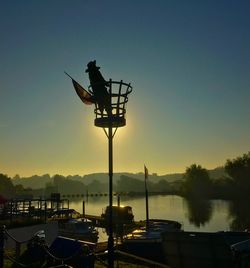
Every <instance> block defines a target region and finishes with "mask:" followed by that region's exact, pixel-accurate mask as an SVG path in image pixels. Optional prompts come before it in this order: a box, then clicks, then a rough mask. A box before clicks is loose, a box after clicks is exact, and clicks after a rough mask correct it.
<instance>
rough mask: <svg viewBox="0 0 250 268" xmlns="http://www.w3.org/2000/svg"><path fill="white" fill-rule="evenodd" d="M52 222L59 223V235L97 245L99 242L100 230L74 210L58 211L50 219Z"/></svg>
mask: <svg viewBox="0 0 250 268" xmlns="http://www.w3.org/2000/svg"><path fill="white" fill-rule="evenodd" d="M50 220H51V221H57V222H58V235H60V236H64V237H68V238H73V239H78V240H83V241H89V242H93V243H96V242H97V241H98V234H99V233H98V230H97V229H96V228H95V226H94V223H93V222H92V221H91V220H89V219H86V218H83V217H81V214H80V213H79V212H77V211H75V210H74V209H62V210H58V211H56V212H55V213H54V214H53V215H52V216H51V218H50Z"/></svg>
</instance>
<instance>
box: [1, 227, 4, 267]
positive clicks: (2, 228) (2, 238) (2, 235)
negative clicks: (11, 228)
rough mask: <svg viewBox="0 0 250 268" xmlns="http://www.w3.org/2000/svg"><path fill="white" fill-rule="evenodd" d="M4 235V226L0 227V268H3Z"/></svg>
mask: <svg viewBox="0 0 250 268" xmlns="http://www.w3.org/2000/svg"><path fill="white" fill-rule="evenodd" d="M4 234H5V225H2V226H1V227H0V268H4Z"/></svg>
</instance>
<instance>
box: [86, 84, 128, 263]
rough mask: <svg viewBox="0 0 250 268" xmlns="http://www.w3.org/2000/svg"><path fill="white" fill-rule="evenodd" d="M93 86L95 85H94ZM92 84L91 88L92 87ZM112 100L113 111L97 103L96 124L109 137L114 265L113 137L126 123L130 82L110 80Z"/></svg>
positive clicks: (110, 258) (111, 259) (110, 252)
mask: <svg viewBox="0 0 250 268" xmlns="http://www.w3.org/2000/svg"><path fill="white" fill-rule="evenodd" d="M92 86H93V85H92ZM92 86H90V87H89V88H90V89H91V87H92ZM106 87H107V88H108V92H109V95H110V100H111V113H103V112H102V111H100V109H99V107H98V104H95V106H96V107H95V115H96V118H95V121H94V123H95V126H96V127H101V128H102V129H103V130H104V132H105V134H106V136H107V138H108V159H109V210H108V211H109V221H108V233H109V238H108V263H109V267H110V268H113V267H114V238H113V209H112V207H113V138H114V136H115V133H116V131H117V129H118V128H119V127H124V126H125V125H126V119H125V114H126V103H127V102H128V95H129V94H130V93H131V92H132V87H131V85H130V84H126V83H124V82H123V81H119V82H117V81H112V80H111V79H110V80H109V82H108V83H106Z"/></svg>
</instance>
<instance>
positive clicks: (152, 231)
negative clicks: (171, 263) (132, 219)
mask: <svg viewBox="0 0 250 268" xmlns="http://www.w3.org/2000/svg"><path fill="white" fill-rule="evenodd" d="M181 228H182V225H181V224H180V223H179V222H177V221H173V220H163V219H149V220H147V221H143V224H142V226H141V227H140V228H137V229H136V230H134V231H133V232H131V233H129V234H128V235H126V236H125V237H124V238H123V241H122V244H121V246H120V249H121V250H122V251H125V252H127V253H130V254H134V255H137V256H140V257H143V258H147V259H150V260H154V261H158V262H164V257H163V250H162V233H164V232H172V231H175V232H180V231H182V229H181Z"/></svg>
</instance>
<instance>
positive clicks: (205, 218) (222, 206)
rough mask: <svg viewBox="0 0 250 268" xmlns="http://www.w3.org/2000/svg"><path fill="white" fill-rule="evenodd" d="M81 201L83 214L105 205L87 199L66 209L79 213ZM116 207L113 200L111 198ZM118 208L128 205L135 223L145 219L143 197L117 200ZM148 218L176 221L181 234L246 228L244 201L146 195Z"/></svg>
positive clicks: (105, 198) (249, 222) (249, 223)
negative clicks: (119, 204)
mask: <svg viewBox="0 0 250 268" xmlns="http://www.w3.org/2000/svg"><path fill="white" fill-rule="evenodd" d="M83 201H85V213H86V214H91V215H101V213H102V211H103V210H104V208H105V207H106V206H107V205H108V196H102V197H88V199H87V200H86V198H85V199H82V198H79V199H70V208H74V209H75V210H77V211H79V212H82V209H83V208H82V207H83V206H82V203H83ZM113 203H114V204H117V197H114V200H113ZM121 205H123V206H126V205H128V206H131V207H132V209H133V213H134V217H135V220H137V221H139V220H144V219H145V217H146V216H145V215H146V213H145V198H143V197H127V196H122V197H121ZM149 217H150V218H158V219H169V220H176V221H178V222H180V223H181V224H182V227H183V229H184V230H185V231H201V232H214V231H229V230H241V231H242V230H245V229H247V228H249V227H250V220H249V219H250V212H249V207H248V204H247V202H246V201H242V202H232V201H225V200H195V201H194V200H193V201H188V200H186V199H184V198H182V197H180V196H176V195H152V196H149Z"/></svg>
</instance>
